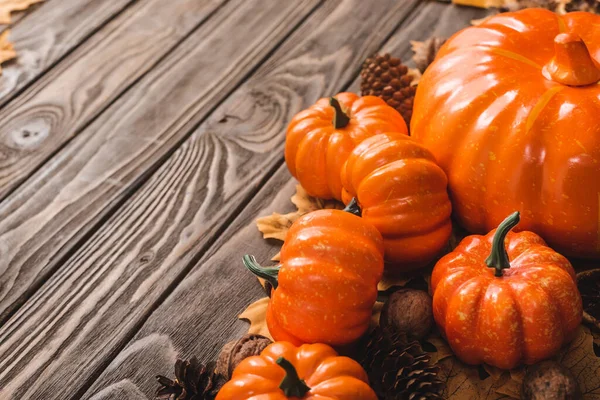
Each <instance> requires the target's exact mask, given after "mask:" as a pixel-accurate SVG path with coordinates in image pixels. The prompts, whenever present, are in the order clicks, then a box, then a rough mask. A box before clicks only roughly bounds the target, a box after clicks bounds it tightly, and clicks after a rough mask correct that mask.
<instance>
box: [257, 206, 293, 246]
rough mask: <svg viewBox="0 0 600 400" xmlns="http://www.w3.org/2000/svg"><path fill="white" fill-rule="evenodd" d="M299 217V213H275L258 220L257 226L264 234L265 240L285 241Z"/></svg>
mask: <svg viewBox="0 0 600 400" xmlns="http://www.w3.org/2000/svg"><path fill="white" fill-rule="evenodd" d="M299 216H300V215H299V214H298V213H297V212H293V213H289V214H279V213H273V214H271V215H269V216H267V217H260V218H258V219H257V220H256V226H257V227H258V230H259V231H261V232H262V234H263V238H265V239H277V240H281V241H284V240H285V235H286V234H287V231H288V230H289V229H290V226H292V224H293V223H294V221H296V220H297V219H298V217H299Z"/></svg>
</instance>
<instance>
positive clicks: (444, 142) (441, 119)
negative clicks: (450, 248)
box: [411, 9, 600, 258]
mask: <svg viewBox="0 0 600 400" xmlns="http://www.w3.org/2000/svg"><path fill="white" fill-rule="evenodd" d="M599 80H600V16H597V15H593V14H590V13H584V12H577V13H570V14H567V15H563V16H560V15H557V14H555V13H552V12H550V11H547V10H542V9H527V10H523V11H519V12H514V13H503V14H499V15H497V16H494V17H492V18H489V19H488V20H486V21H485V22H483V23H482V24H481V25H479V26H476V27H469V28H467V29H464V30H462V31H460V32H458V33H457V34H455V35H454V36H453V37H452V38H451V39H449V40H448V41H447V42H446V44H445V45H444V46H443V47H442V48H441V50H440V51H439V53H438V55H437V57H436V60H435V61H434V62H433V63H432V64H431V65H430V66H429V68H428V69H427V70H426V72H425V73H424V75H423V77H422V79H421V80H420V82H419V87H418V90H417V94H416V98H415V104H414V113H413V118H412V122H411V134H412V135H413V137H414V138H416V139H417V140H418V141H419V142H421V143H422V144H424V145H425V147H427V148H428V149H429V150H431V151H432V152H433V154H434V155H435V157H436V159H437V161H438V162H439V163H440V166H441V167H442V168H443V169H444V170H445V171H446V173H447V175H448V179H449V187H450V193H451V197H452V201H453V209H454V213H455V215H456V217H457V218H458V220H459V222H460V223H461V224H462V225H464V226H465V227H466V228H467V229H468V230H470V231H472V232H477V233H485V232H487V231H489V230H490V229H492V228H493V227H495V226H497V224H499V223H500V222H501V221H502V218H503V217H504V216H506V215H507V214H509V213H510V212H512V211H514V210H519V211H521V215H522V220H523V221H522V223H521V225H520V226H519V229H523V230H531V231H534V232H536V233H538V234H540V235H541V236H542V237H543V238H544V239H545V240H546V241H547V242H548V243H549V244H550V245H551V246H552V247H553V248H555V249H556V250H557V251H559V252H561V253H563V254H566V255H572V256H578V257H596V258H597V257H600V211H599V207H600V124H599V123H598V117H599V116H600V84H598V82H599Z"/></svg>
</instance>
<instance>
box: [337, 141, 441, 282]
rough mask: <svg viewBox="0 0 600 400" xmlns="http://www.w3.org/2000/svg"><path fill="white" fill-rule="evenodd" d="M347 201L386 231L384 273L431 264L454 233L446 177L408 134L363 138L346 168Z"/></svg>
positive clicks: (378, 227)
mask: <svg viewBox="0 0 600 400" xmlns="http://www.w3.org/2000/svg"><path fill="white" fill-rule="evenodd" d="M341 174H342V185H343V187H344V191H343V195H342V197H343V200H344V202H348V201H349V199H350V198H353V197H356V199H357V200H358V204H359V205H360V207H361V210H362V218H363V219H364V220H365V221H366V222H368V223H370V224H372V225H373V226H375V228H377V230H379V232H380V233H381V234H382V236H383V240H384V246H385V260H386V272H387V273H391V274H397V273H405V272H407V271H411V270H414V269H416V268H421V267H424V266H425V265H427V264H428V263H430V262H431V261H432V260H433V259H434V258H435V257H436V256H437V255H438V254H439V253H440V251H441V250H442V249H443V248H444V247H445V246H446V244H447V243H448V239H449V238H450V234H451V233H452V222H451V221H450V214H451V212H452V205H451V204H450V199H449V197H448V192H447V185H448V181H447V178H446V174H445V173H444V171H443V170H442V169H441V168H440V167H439V166H438V165H437V164H436V161H435V158H434V157H433V155H432V154H431V152H429V150H427V149H426V148H425V147H423V146H422V145H420V144H419V143H417V142H416V141H415V140H413V139H412V138H410V137H407V136H404V135H400V136H399V135H396V134H380V135H375V136H372V137H370V138H368V139H365V140H364V141H363V142H362V143H361V144H359V145H358V146H357V147H356V148H355V149H354V150H353V151H352V153H350V156H349V157H348V160H347V161H346V163H345V164H344V166H343V167H342V172H341Z"/></svg>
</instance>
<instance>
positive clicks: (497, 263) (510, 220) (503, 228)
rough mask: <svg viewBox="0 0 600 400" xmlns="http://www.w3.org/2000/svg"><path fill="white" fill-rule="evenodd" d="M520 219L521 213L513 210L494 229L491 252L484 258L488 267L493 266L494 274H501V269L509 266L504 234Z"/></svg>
mask: <svg viewBox="0 0 600 400" xmlns="http://www.w3.org/2000/svg"><path fill="white" fill-rule="evenodd" d="M520 220H521V214H520V213H519V212H518V211H515V212H514V213H512V214H511V215H509V216H508V217H507V218H506V219H505V220H504V221H502V223H501V224H500V225H498V229H496V233H495V234H494V239H493V240H492V252H491V253H490V255H489V257H488V258H487V259H486V260H485V263H486V264H487V266H488V267H490V268H495V269H496V271H495V273H494V275H495V276H498V277H500V276H502V271H503V270H505V269H508V268H510V261H509V260H508V253H507V252H506V247H505V246H504V241H505V239H506V235H507V234H508V232H510V230H511V229H512V228H514V227H515V226H517V224H518V223H519V221H520Z"/></svg>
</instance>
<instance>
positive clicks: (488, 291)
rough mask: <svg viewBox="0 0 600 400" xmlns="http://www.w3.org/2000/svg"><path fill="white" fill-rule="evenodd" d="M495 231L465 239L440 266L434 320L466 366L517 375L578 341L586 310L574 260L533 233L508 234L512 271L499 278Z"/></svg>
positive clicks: (434, 282) (435, 282)
mask: <svg viewBox="0 0 600 400" xmlns="http://www.w3.org/2000/svg"><path fill="white" fill-rule="evenodd" d="M495 232H496V231H495V230H494V231H492V232H490V233H489V234H487V235H486V236H478V235H474V236H468V237H466V238H465V239H464V240H463V241H462V242H461V243H460V244H459V246H458V247H457V248H456V249H455V250H454V251H453V252H452V253H449V254H448V255H446V256H445V257H443V258H442V259H441V260H440V261H439V262H438V263H437V264H436V266H435V268H434V270H433V273H432V275H431V290H432V293H433V313H434V317H435V320H436V322H437V324H438V326H439V328H440V331H441V332H442V333H443V334H444V336H445V337H446V339H447V340H448V343H449V344H450V347H452V350H453V351H454V353H455V354H456V355H457V357H458V358H460V359H461V360H462V361H464V362H466V363H468V364H480V363H487V364H489V365H493V366H496V367H499V368H503V369H511V368H514V367H516V366H518V365H519V364H521V363H525V364H534V363H536V362H538V361H540V360H543V359H546V358H549V357H551V356H553V355H554V354H556V352H557V351H558V350H559V349H560V347H561V346H562V345H563V344H565V343H567V342H568V341H570V340H571V339H573V337H574V334H575V331H576V329H577V327H578V325H579V324H580V323H581V319H582V303H581V296H580V294H579V291H578V290H577V286H576V283H575V271H574V270H573V267H572V266H571V264H570V263H569V261H568V260H567V259H566V258H565V257H563V256H562V255H560V254H558V253H556V252H555V251H554V250H552V249H551V248H549V247H548V246H547V245H546V243H545V242H544V240H543V239H542V238H541V237H539V236H538V235H536V234H534V233H532V232H527V231H524V232H520V233H512V232H510V233H508V235H507V237H506V239H505V244H506V248H507V253H508V258H509V259H510V268H509V269H505V270H504V271H503V276H501V277H497V276H495V275H494V270H493V269H491V268H489V267H488V266H487V265H486V257H487V256H488V255H489V254H490V252H491V249H492V240H493V236H494V234H495Z"/></svg>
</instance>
